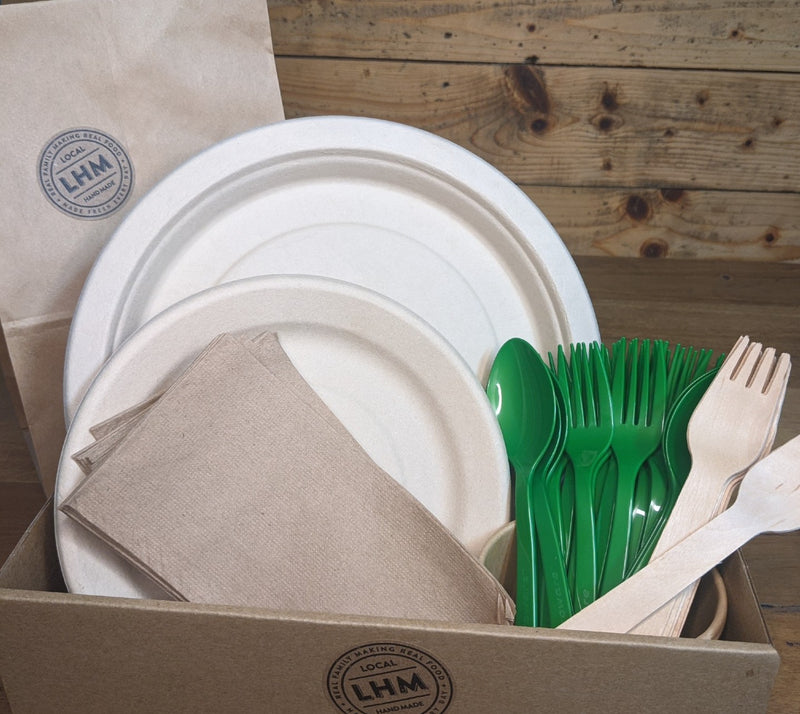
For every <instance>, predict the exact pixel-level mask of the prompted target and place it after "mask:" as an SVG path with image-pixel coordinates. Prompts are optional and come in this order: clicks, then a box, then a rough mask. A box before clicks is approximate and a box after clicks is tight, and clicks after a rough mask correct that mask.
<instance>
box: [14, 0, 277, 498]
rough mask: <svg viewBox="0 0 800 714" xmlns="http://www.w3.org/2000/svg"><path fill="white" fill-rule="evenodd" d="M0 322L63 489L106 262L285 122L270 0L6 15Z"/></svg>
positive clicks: (106, 4)
mask: <svg viewBox="0 0 800 714" xmlns="http://www.w3.org/2000/svg"><path fill="white" fill-rule="evenodd" d="M0 96H2V106H3V111H2V112H0V146H2V147H3V161H2V163H0V195H2V199H3V200H2V201H0V256H2V258H0V322H2V328H3V333H4V335H3V336H4V338H5V341H6V343H7V349H8V354H9V357H10V360H9V361H10V365H11V369H12V370H13V374H8V375H6V376H7V378H8V380H9V382H12V383H13V381H16V385H17V388H18V392H19V397H20V402H21V405H22V408H23V410H24V415H21V418H22V419H24V421H25V422H26V425H27V428H28V429H29V436H30V440H31V443H32V446H33V451H34V458H35V461H36V465H37V468H38V471H39V474H40V478H41V480H42V483H43V486H44V488H45V491H46V492H47V493H52V491H53V486H54V481H55V472H56V467H57V462H58V457H59V452H60V449H61V444H62V442H63V438H64V433H65V424H64V409H63V396H62V375H63V367H64V353H65V348H66V341H67V335H68V331H69V325H70V320H71V317H72V314H73V312H74V308H75V305H76V302H77V299H78V296H79V294H80V290H81V287H82V285H83V282H84V280H85V278H86V276H87V274H88V272H89V270H90V268H91V266H92V263H93V262H94V260H95V258H96V257H97V254H98V253H99V251H100V250H101V248H102V247H103V245H104V244H105V242H106V241H107V240H108V238H109V236H110V235H111V234H112V233H113V231H114V229H115V228H116V227H117V226H118V225H119V223H120V222H121V221H122V220H123V219H124V217H125V215H126V213H127V212H128V211H130V209H131V208H132V207H133V206H134V205H135V204H136V202H137V200H138V199H139V198H141V196H142V195H144V194H145V193H146V192H147V191H148V190H149V189H150V188H151V187H152V186H153V185H154V184H155V183H156V182H158V181H159V180H160V179H161V178H163V177H164V176H165V175H166V174H167V173H169V172H170V171H171V170H173V169H174V168H176V167H177V166H178V165H180V164H181V163H183V162H184V161H186V160H187V159H189V158H191V157H192V156H194V155H195V154H197V153H199V152H200V151H202V150H203V149H206V148H208V147H209V146H211V145H213V144H215V143H217V142H219V141H221V140H223V139H225V138H228V137H230V136H232V135H234V134H238V133H241V132H243V131H246V130H249V129H253V128H255V127H258V126H263V125H264V124H269V123H271V122H274V121H279V120H281V119H283V117H284V115H283V108H282V103H281V98H280V90H279V86H278V80H277V74H276V72H275V62H274V56H273V51H272V41H271V34H270V27H269V17H268V13H267V5H266V3H265V2H264V0H225V2H219V1H218V0H46V1H44V0H42V1H40V2H30V3H23V4H15V5H8V6H5V5H4V6H0Z"/></svg>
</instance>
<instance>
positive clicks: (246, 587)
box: [60, 335, 514, 624]
mask: <svg viewBox="0 0 800 714" xmlns="http://www.w3.org/2000/svg"><path fill="white" fill-rule="evenodd" d="M273 344H274V345H277V342H274V343H273ZM273 354H274V355H275V357H274V358H273V359H271V360H270V361H269V362H267V363H266V364H265V362H264V361H262V358H261V355H260V354H259V353H258V351H257V349H254V348H253V344H252V343H251V344H248V343H247V342H246V341H245V340H240V339H238V338H236V337H234V336H232V335H222V336H220V337H219V338H217V339H216V340H215V341H214V342H212V344H211V345H210V346H209V347H208V348H207V349H206V350H205V351H204V352H203V353H202V354H201V355H200V356H199V357H198V358H197V359H196V360H195V361H194V362H193V363H192V365H190V367H189V368H188V369H187V370H186V371H185V372H184V374H183V375H182V376H181V377H179V378H178V380H177V381H176V382H175V383H174V384H173V385H172V386H171V387H170V388H169V389H167V391H166V392H165V393H164V394H163V395H162V396H161V397H160V398H159V399H158V400H157V402H155V403H154V404H153V405H151V406H150V407H148V408H147V409H146V413H145V415H144V416H143V418H141V419H139V420H135V423H133V424H132V425H129V426H130V429H129V433H128V435H127V436H126V437H125V438H123V439H122V440H121V441H120V442H119V443H118V444H117V445H116V448H114V449H113V450H112V451H111V453H110V454H108V455H107V456H106V457H105V458H104V459H103V460H102V461H101V462H100V463H99V464H97V465H96V466H95V468H94V470H93V471H92V473H91V474H90V475H89V476H87V477H86V478H85V479H84V480H83V481H82V482H81V483H80V484H79V485H78V486H77V487H76V489H75V490H74V491H73V492H72V493H71V494H70V495H69V496H68V497H67V498H66V499H65V501H64V502H63V503H62V504H61V506H60V508H61V510H62V511H63V512H64V513H66V514H67V515H69V516H70V517H72V518H74V519H75V520H76V521H77V522H78V523H80V524H82V525H83V526H84V527H86V528H88V529H89V530H90V531H91V532H93V533H94V534H95V535H97V536H98V537H99V538H101V539H102V540H104V541H105V542H106V543H107V544H108V545H109V546H111V547H112V548H114V549H115V550H116V551H117V552H119V553H120V554H121V555H122V556H123V557H125V558H126V559H127V560H128V561H129V562H130V563H132V564H133V565H135V566H136V567H137V568H138V569H140V570H141V571H142V572H144V573H146V574H147V575H149V576H150V577H151V578H152V579H153V580H154V581H155V582H157V583H158V584H159V585H160V586H161V587H162V588H163V589H164V590H165V591H166V592H168V593H170V594H171V595H172V596H173V597H174V598H176V599H179V600H188V601H190V602H204V603H215V604H229V605H246V606H254V607H265V608H269V609H279V610H295V611H315V612H327V613H339V614H355V615H373V616H383V617H400V618H410V619H427V620H438V621H451V622H470V623H488V624H510V623H511V622H512V621H513V610H514V608H513V603H512V602H511V600H510V598H509V596H508V595H507V594H506V593H505V591H504V590H503V588H502V586H500V584H499V583H498V582H497V581H496V580H495V579H494V578H493V577H492V576H491V575H490V574H489V572H488V571H487V570H486V569H485V568H484V567H483V566H482V565H480V564H479V563H478V562H477V561H476V560H475V559H474V558H473V557H472V556H471V555H470V554H469V553H468V552H467V551H466V549H465V548H464V547H463V546H462V545H461V544H460V543H459V542H458V541H457V540H456V539H455V538H454V537H453V536H452V534H450V532H449V531H448V530H447V529H446V528H445V527H444V526H443V525H442V524H441V523H440V522H439V521H438V520H437V519H436V518H435V517H434V516H433V515H432V514H431V513H430V512H429V511H428V510H427V509H425V508H424V506H422V504H420V503H419V501H417V500H416V499H415V498H414V497H413V496H412V495H411V494H409V493H408V491H406V490H405V489H404V488H403V487H402V486H401V485H400V484H399V483H397V481H395V480H394V479H393V478H392V477H391V476H390V475H389V474H388V473H386V472H385V471H383V470H382V469H380V468H379V467H378V466H377V465H376V464H375V463H374V462H373V461H372V460H371V459H370V457H369V456H368V455H367V454H366V452H365V451H364V450H363V449H362V448H361V447H360V446H359V444H358V442H357V441H356V440H355V439H354V438H353V437H352V436H351V435H350V434H349V432H347V430H346V429H345V428H344V427H343V426H342V425H341V423H340V422H338V420H336V418H335V416H334V415H333V414H332V413H331V412H330V411H329V410H328V409H327V407H326V406H325V404H324V402H322V400H321V399H319V397H318V396H317V395H316V394H315V393H314V392H313V390H311V388H310V387H309V386H308V385H307V383H305V382H304V380H302V377H300V376H299V373H296V371H295V374H294V375H292V374H290V372H291V371H292V370H293V369H294V368H293V366H292V365H291V362H290V361H289V360H288V357H286V355H285V353H283V357H282V358H281V357H280V355H279V353H278V352H274V353H273ZM279 375H286V377H285V378H284V377H283V376H279ZM295 375H296V376H295Z"/></svg>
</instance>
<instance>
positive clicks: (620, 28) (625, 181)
mask: <svg viewBox="0 0 800 714" xmlns="http://www.w3.org/2000/svg"><path fill="white" fill-rule="evenodd" d="M269 13H270V18H271V25H272V34H273V44H274V47H275V52H276V56H277V65H278V75H279V79H280V82H281V88H282V94H283V98H284V104H285V108H286V113H287V116H288V117H299V116H307V115H318V114H349V115H362V116H374V117H381V118H384V119H391V120H395V121H399V122H403V123H407V124H411V125H414V126H418V127H421V128H423V129H427V130H429V131H432V132H434V133H437V134H440V135H441V136H444V137H446V138H448V139H451V140H453V141H454V142H456V143H458V144H460V145H462V146H464V147H466V148H468V149H470V150H471V151H473V152H475V153H476V154H478V155H479V156H482V157H483V158H484V159H486V160H487V161H489V162H490V163H492V164H493V165H495V166H496V167H497V168H498V169H500V170H501V171H502V172H503V173H505V174H506V175H508V176H509V177H510V178H511V179H512V180H514V181H515V182H516V183H518V184H519V185H520V186H521V187H522V189H523V190H525V191H526V192H527V193H528V194H529V195H530V196H531V197H532V198H533V199H534V200H535V201H536V203H537V204H538V205H539V206H540V207H541V208H542V210H543V211H544V213H545V215H546V216H547V217H548V218H549V219H550V221H551V222H552V223H553V225H554V226H555V228H556V229H557V230H558V232H559V233H560V234H561V236H562V238H563V239H564V242H565V243H566V244H567V246H568V247H569V249H570V250H571V251H572V252H573V254H574V255H611V256H623V257H647V258H652V257H656V258H664V257H666V258H692V259H726V260H727V259H731V260H757V261H765V262H776V261H786V262H788V261H800V120H798V118H797V117H798V116H800V11H798V7H797V4H796V2H794V0H775V1H772V0H704V1H702V2H692V3H688V2H684V1H683V0H669V1H668V0H652V1H648V0H643V1H638V2H629V1H628V0H603V1H602V2H601V1H600V0H587V1H586V2H580V3H579V2H560V1H558V0H539V1H538V2H510V1H508V0H506V1H502V0H501V1H496V2H491V3H489V2H480V1H479V0H475V1H474V2H455V3H454V2H438V1H433V0H428V1H423V2H403V3H397V2H385V1H383V0H381V1H379V0H329V1H327V2H322V1H321V0H271V1H270V3H269Z"/></svg>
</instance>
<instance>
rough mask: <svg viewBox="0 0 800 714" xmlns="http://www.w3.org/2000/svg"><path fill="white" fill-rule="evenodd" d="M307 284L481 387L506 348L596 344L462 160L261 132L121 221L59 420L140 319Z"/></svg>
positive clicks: (74, 350) (355, 126)
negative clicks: (409, 326)
mask: <svg viewBox="0 0 800 714" xmlns="http://www.w3.org/2000/svg"><path fill="white" fill-rule="evenodd" d="M266 274H306V275H320V276H327V277H332V278H337V279H341V280H345V281H348V282H351V283H354V284H357V285H362V286H365V287H368V288H371V289H373V290H375V291H377V292H379V293H382V294H384V295H387V296H388V297H390V298H392V299H394V300H396V301H397V302H399V303H400V304H402V305H404V306H406V307H408V308H409V309H411V310H412V311H414V312H416V313H417V314H418V315H420V316H422V317H423V318H424V319H426V320H427V321H428V322H429V323H430V324H431V325H433V326H434V327H435V328H436V329H437V330H439V331H440V332H441V333H442V334H443V335H444V336H445V338H446V339H447V340H448V341H449V342H450V343H451V344H452V345H453V346H454V347H455V348H456V350H457V351H458V352H459V353H460V354H461V355H462V356H463V357H464V359H465V360H466V361H467V363H468V364H469V365H470V367H471V369H472V370H473V371H474V372H475V373H476V374H477V375H478V377H479V379H480V380H485V377H486V376H487V373H488V368H489V366H490V364H491V361H492V359H493V358H494V355H495V353H496V350H497V348H498V347H499V346H500V345H501V344H502V343H503V342H504V341H505V340H506V339H508V338H510V337H523V338H526V339H528V340H529V341H530V342H531V343H532V344H533V345H534V346H535V347H537V348H539V349H540V350H543V351H546V350H550V349H553V348H555V346H556V345H557V344H559V343H568V342H571V341H591V340H595V339H598V329H597V323H596V320H595V316H594V312H593V310H592V306H591V302H590V300H589V296H588V294H587V292H586V289H585V286H584V284H583V281H582V279H581V277H580V274H579V273H578V270H577V268H576V267H575V264H574V262H573V261H572V258H571V256H570V255H569V253H568V251H567V250H566V248H565V246H564V244H563V243H562V242H561V240H560V238H559V237H558V235H557V233H556V232H555V230H554V229H553V227H552V226H551V225H550V223H549V222H548V221H547V220H546V219H545V217H544V216H543V215H542V213H541V212H540V211H539V210H538V209H537V208H536V206H535V205H534V204H533V203H532V202H531V201H530V199H529V198H528V197H527V196H526V195H525V194H524V193H523V192H522V191H521V190H520V189H519V188H518V187H517V186H516V185H515V184H514V183H512V182H511V181H510V180H509V179H508V178H506V177H505V176H503V174H501V173H500V172H498V171H497V170H496V169H495V168H493V167H492V166H491V165H490V164H488V163H486V162H485V161H483V160H482V159H480V158H478V157H477V156H475V155H474V154H472V153H470V152H469V151H467V150H465V149H463V148H461V147H459V146H457V145H456V144H453V143H451V142H449V141H447V140H445V139H442V138H440V137H438V136H435V135H433V134H430V133H428V132H425V131H421V130H419V129H414V128H412V127H408V126H404V125H402V124H396V123H392V122H386V121H381V120H377V119H365V118H356V117H315V118H304V119H293V120H290V121H285V122H280V123H277V124H272V125H270V126H266V127H263V128H260V129H257V130H254V131H251V132H248V133H246V134H242V135H240V136H237V137H234V138H232V139H230V140H227V141H225V142H223V143H221V144H218V145H216V146H214V147H212V148H211V149H209V150H207V151H205V152H204V153H202V154H200V155H199V156H197V157H195V158H194V159H192V160H191V161H189V162H188V163H187V164H185V165H184V166H182V167H180V168H179V169H177V170H176V171H175V172H174V173H172V174H171V175H169V176H168V177H167V178H166V179H164V180H163V181H162V182H161V183H160V184H159V185H157V186H156V187H155V188H154V189H153V190H152V191H151V192H150V193H149V194H147V195H146V196H145V197H144V198H143V199H142V200H141V201H140V203H139V204H138V205H137V206H136V207H135V208H134V209H133V210H132V211H131V212H130V214H129V215H128V217H127V218H126V219H125V221H124V222H123V223H122V224H121V225H120V227H119V228H118V230H117V231H116V233H115V234H114V235H113V236H112V237H111V239H110V241H109V243H108V245H107V247H106V248H104V250H103V251H102V253H101V254H100V256H99V257H98V260H97V261H96V263H95V265H94V267H93V269H92V271H91V274H90V275H89V278H88V280H87V282H86V284H85V287H84V289H83V292H82V294H81V297H80V300H79V303H78V306H77V309H76V312H75V316H74V319H73V323H72V328H71V331H70V336H69V344H68V348H67V354H66V365H65V375H64V377H65V378H64V390H65V392H64V396H65V408H66V409H65V410H66V417H67V421H68V422H69V420H70V419H71V418H72V415H73V414H74V411H75V408H76V407H77V405H78V402H79V401H80V398H81V396H82V395H83V394H84V392H85V390H86V388H87V387H88V385H89V382H90V381H91V379H92V377H93V376H94V375H95V374H96V373H97V371H98V369H99V368H100V366H101V365H102V364H103V362H104V361H105V360H106V359H107V358H108V357H109V356H110V355H111V354H112V353H113V351H114V350H115V349H116V348H117V347H118V346H119V345H120V344H121V343H122V342H123V341H124V340H125V338H126V337H128V336H129V335H131V334H132V333H133V332H134V331H135V330H136V329H137V328H138V327H140V326H141V325H142V324H144V323H145V322H146V321H147V320H148V319H150V318H151V317H153V316H154V315H156V314H158V313H159V312H160V311H161V310H163V309H164V308H166V307H168V306H169V305H171V304H173V303H175V302H177V301H178V300H180V299H182V298H184V297H187V296H188V295H191V294H193V293H196V292H199V291H200V290H203V289H205V288H208V287H211V286H213V285H218V284H220V283H224V282H227V281H230V280H234V279H238V278H245V277H251V276H255V275H266Z"/></svg>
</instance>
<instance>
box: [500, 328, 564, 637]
mask: <svg viewBox="0 0 800 714" xmlns="http://www.w3.org/2000/svg"><path fill="white" fill-rule="evenodd" d="M540 362H541V358H540V357H539V354H538V353H537V352H536V350H534V349H533V347H532V346H531V345H530V344H529V343H528V342H526V341H525V340H522V339H519V338H516V337H515V338H512V339H510V340H508V341H507V342H505V343H504V344H503V345H502V346H501V347H500V349H499V350H498V352H497V356H496V357H495V359H494V362H493V364H492V369H491V371H490V373H489V379H488V382H487V385H486V392H487V394H488V397H489V401H490V403H491V404H492V406H493V407H494V411H495V414H496V415H497V420H498V422H499V423H500V430H501V432H502V434H503V440H504V441H505V445H506V451H507V453H508V459H509V461H510V462H511V465H512V466H513V467H514V474H515V484H514V502H515V505H514V509H515V515H516V521H517V602H516V605H517V616H516V623H517V624H518V625H525V626H528V627H531V626H536V625H538V624H539V612H538V608H537V603H536V597H537V592H538V587H537V580H538V577H537V573H536V567H535V559H534V554H535V553H536V542H535V529H534V523H533V508H532V504H531V501H530V489H529V488H528V485H529V481H530V475H531V473H532V471H533V469H534V467H535V466H536V464H537V463H538V462H539V461H540V460H541V458H542V455H543V454H544V453H545V451H546V450H547V447H548V445H549V444H550V440H551V439H552V437H553V432H554V429H555V421H556V400H555V395H554V393H553V389H552V387H551V385H550V384H549V376H548V377H547V380H545V379H543V378H542V374H541V370H540V369H538V363H540Z"/></svg>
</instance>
